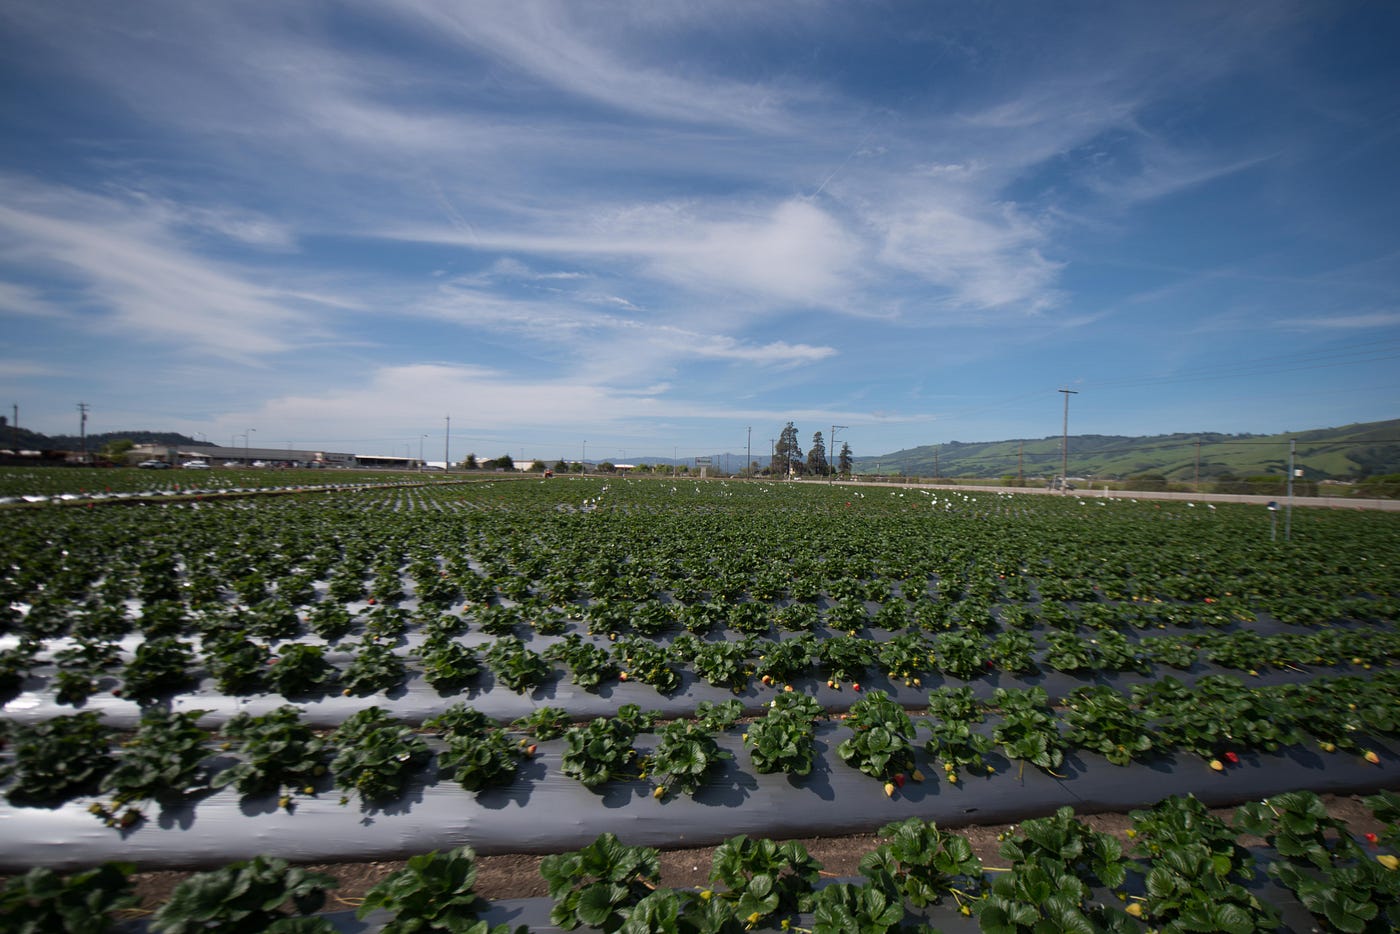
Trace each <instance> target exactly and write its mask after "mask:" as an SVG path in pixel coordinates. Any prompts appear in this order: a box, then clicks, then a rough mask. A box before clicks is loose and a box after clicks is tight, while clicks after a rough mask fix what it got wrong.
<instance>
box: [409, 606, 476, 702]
mask: <svg viewBox="0 0 1400 934" xmlns="http://www.w3.org/2000/svg"><path fill="white" fill-rule="evenodd" d="M454 618H455V617H454ZM418 665H419V667H420V668H421V669H422V672H423V680H424V681H426V682H428V684H430V685H432V687H433V689H434V690H436V691H437V692H438V693H440V694H455V693H457V692H459V691H461V690H462V689H463V688H465V687H467V686H468V685H469V684H471V683H472V681H474V680H475V679H476V676H477V675H479V674H481V664H480V661H479V660H478V659H477V656H476V652H475V651H474V650H473V649H471V648H469V647H467V646H465V645H463V644H462V643H460V642H456V641H453V639H452V638H451V637H450V636H446V635H433V636H430V637H428V638H427V639H426V640H424V642H423V646H422V648H421V649H419V651H418Z"/></svg>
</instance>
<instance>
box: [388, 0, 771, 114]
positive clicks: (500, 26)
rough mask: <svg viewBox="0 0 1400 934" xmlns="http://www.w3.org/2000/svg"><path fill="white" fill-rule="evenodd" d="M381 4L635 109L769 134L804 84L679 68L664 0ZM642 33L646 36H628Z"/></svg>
mask: <svg viewBox="0 0 1400 934" xmlns="http://www.w3.org/2000/svg"><path fill="white" fill-rule="evenodd" d="M373 6H374V7H375V9H377V10H381V11H382V10H383V9H386V8H390V9H394V10H396V11H398V12H399V13H400V14H401V18H402V21H404V22H407V23H409V24H411V25H414V26H416V27H417V28H418V29H419V30H421V34H422V35H424V36H425V37H427V38H430V39H432V40H441V39H444V38H446V39H448V40H450V41H451V42H453V43H455V44H456V45H458V46H461V47H464V48H468V49H471V50H472V51H474V52H476V53H478V54H482V55H485V56H487V57H489V58H491V59H494V60H495V61H497V62H500V63H501V64H503V65H506V66H509V67H511V68H514V69H518V70H519V71H521V72H523V73H525V74H526V75H529V76H530V77H531V78H533V79H535V80H536V81H538V82H540V83H542V84H544V85H546V86H548V87H550V88H552V89H554V90H557V91H562V92H563V93H565V94H568V95H572V96H575V97H579V98H583V99H586V100H589V101H593V102H596V103H599V104H603V105H605V106H608V107H612V108H616V109H618V110H620V111H624V112H627V113H629V114H636V115H641V116H645V117H648V118H651V119H660V120H668V121H675V122H677V123H712V124H719V125H723V126H739V127H743V128H745V129H747V130H750V131H754V130H757V131H760V132H764V133H771V132H780V131H782V130H783V129H785V128H786V126H787V124H788V123H789V119H788V115H787V113H786V108H785V105H786V104H787V102H788V99H789V98H791V97H792V96H794V89H791V88H785V87H781V86H777V85H774V84H772V83H765V84H758V83H743V82H739V81H735V80H733V79H731V78H728V77H726V76H724V75H717V74H714V73H713V72H706V73H698V74H695V75H693V76H687V75H685V74H683V73H678V71H677V70H676V68H675V64H676V63H675V61H674V59H672V60H670V61H667V60H666V59H665V58H664V57H662V56H661V55H659V54H658V52H657V51H656V50H655V49H654V42H648V41H647V39H648V38H651V39H653V40H654V39H655V38H656V31H657V28H658V27H660V28H661V29H663V30H664V28H665V24H664V18H665V17H664V15H661V16H658V15H655V14H656V13H657V12H658V10H660V9H661V7H660V6H659V5H658V7H657V8H656V9H653V10H651V11H648V13H644V14H642V15H638V13H639V12H640V11H639V10H638V8H637V7H636V6H635V5H633V4H610V5H607V6H605V7H603V8H599V7H597V6H579V5H578V4H572V3H553V2H538V0H518V2H511V3H472V4H460V3H442V2H435V0H396V2H394V3H391V4H382V3H376V4H373ZM735 12H736V13H738V12H739V11H738V10H735ZM648 14H650V15H648ZM638 34H640V35H639V36H638V38H639V40H640V41H636V42H634V43H630V42H625V41H623V40H625V39H627V38H630V37H631V36H633V35H638ZM648 50H650V54H648Z"/></svg>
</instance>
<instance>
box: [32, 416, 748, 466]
mask: <svg viewBox="0 0 1400 934" xmlns="http://www.w3.org/2000/svg"><path fill="white" fill-rule="evenodd" d="M15 421H19V419H15ZM744 476H746V477H749V478H752V477H753V426H752V425H750V426H749V427H748V428H746V429H745V435H744Z"/></svg>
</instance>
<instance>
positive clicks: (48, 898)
mask: <svg viewBox="0 0 1400 934" xmlns="http://www.w3.org/2000/svg"><path fill="white" fill-rule="evenodd" d="M134 869H135V867H134V866H133V865H132V864H131V863H103V864H102V865H100V866H98V867H97V868H95V869H87V870H83V871H81V872H75V873H73V874H72V875H69V876H66V877H65V876H61V875H59V874H58V873H56V872H54V871H53V870H52V869H47V868H45V867H42V866H39V867H35V868H33V869H31V870H29V871H28V872H26V873H25V874H24V875H20V876H12V877H10V878H9V879H8V880H6V882H5V884H4V886H3V887H0V929H4V930H6V931H14V932H16V934H48V932H50V931H54V932H57V931H62V932H65V934H106V932H107V931H109V930H111V929H112V914H113V913H114V912H117V911H122V910H124V909H128V908H134V907H136V905H137V903H138V901H139V899H138V898H137V897H136V894H135V893H134V892H133V891H132V888H131V882H130V879H129V876H130V875H131V873H132V871H133V870H134Z"/></svg>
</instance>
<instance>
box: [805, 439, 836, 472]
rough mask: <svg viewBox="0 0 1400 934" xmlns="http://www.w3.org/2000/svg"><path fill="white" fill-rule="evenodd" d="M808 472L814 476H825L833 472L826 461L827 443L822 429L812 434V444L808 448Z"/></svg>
mask: <svg viewBox="0 0 1400 934" xmlns="http://www.w3.org/2000/svg"><path fill="white" fill-rule="evenodd" d="M807 472H808V473H809V474H811V475H812V476H814V477H825V476H826V475H827V474H828V473H830V472H831V465H830V464H828V463H827V462H826V443H825V442H823V441H822V433H821V432H820V431H819V432H817V433H816V434H814V435H812V446H811V448H809V449H808V450H807Z"/></svg>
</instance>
